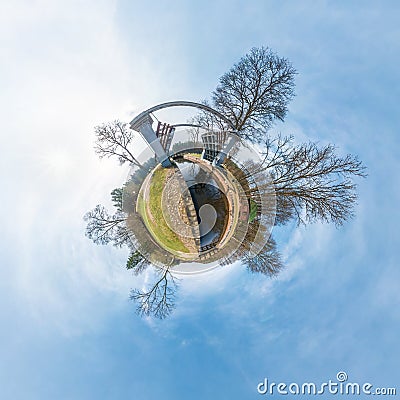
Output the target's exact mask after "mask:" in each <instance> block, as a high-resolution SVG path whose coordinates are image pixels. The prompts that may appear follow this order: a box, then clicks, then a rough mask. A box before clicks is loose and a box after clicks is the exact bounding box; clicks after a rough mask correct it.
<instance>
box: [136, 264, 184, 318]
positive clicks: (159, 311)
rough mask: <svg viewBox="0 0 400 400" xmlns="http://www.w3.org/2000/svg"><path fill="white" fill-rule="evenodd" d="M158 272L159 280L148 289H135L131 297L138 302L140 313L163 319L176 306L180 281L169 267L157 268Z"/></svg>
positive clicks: (138, 311)
mask: <svg viewBox="0 0 400 400" xmlns="http://www.w3.org/2000/svg"><path fill="white" fill-rule="evenodd" d="M157 274H158V280H157V281H156V282H155V283H154V285H152V286H151V288H150V289H149V290H148V291H140V290H139V289H133V290H132V292H131V296H130V298H131V300H133V301H135V302H137V303H138V306H137V309H136V311H137V313H138V314H139V315H141V316H149V315H154V316H155V317H157V318H160V319H163V318H165V317H167V316H168V315H170V314H171V312H172V311H173V309H174V308H175V298H176V290H177V287H178V282H177V279H176V278H175V277H174V276H173V275H172V274H171V272H170V271H169V270H168V269H160V268H157Z"/></svg>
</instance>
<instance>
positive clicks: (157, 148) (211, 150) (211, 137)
mask: <svg viewBox="0 0 400 400" xmlns="http://www.w3.org/2000/svg"><path fill="white" fill-rule="evenodd" d="M170 107H192V108H197V109H199V110H202V111H205V112H208V113H210V114H212V115H214V116H215V117H217V118H219V119H220V120H221V121H223V122H224V123H225V124H226V129H225V130H222V131H220V132H206V133H204V134H203V135H202V141H203V152H202V158H203V159H205V160H208V161H210V162H211V163H212V164H213V165H214V166H220V165H221V164H222V163H223V162H224V160H225V158H226V156H227V155H228V154H229V151H230V150H231V149H232V147H233V146H234V145H235V143H236V142H237V140H238V137H237V136H236V135H235V133H236V129H235V126H234V125H233V123H232V122H231V121H230V120H229V119H228V118H226V117H225V116H224V115H223V114H221V113H220V112H219V111H217V110H214V109H213V108H211V107H209V106H207V105H205V104H201V103H196V102H192V101H171V102H166V103H161V104H158V105H156V106H153V107H151V108H149V109H147V110H145V111H143V112H141V113H140V114H139V115H137V116H136V117H135V118H134V119H133V120H132V121H131V122H130V127H131V128H132V129H133V130H135V131H137V132H139V133H140V134H141V135H142V137H143V139H144V140H145V141H146V143H147V144H148V146H150V148H151V149H152V150H153V152H154V153H155V155H156V157H157V159H158V161H159V162H160V164H161V165H162V166H163V167H169V166H171V161H170V159H169V151H170V147H171V143H172V139H173V137H174V133H175V129H176V128H177V127H181V126H188V127H198V128H204V129H207V128H206V127H204V126H202V125H196V124H189V123H187V124H175V125H170V124H168V123H163V122H160V121H158V123H157V128H156V129H155V130H154V129H153V122H154V120H153V118H152V116H151V114H152V113H153V112H156V111H159V110H162V109H165V108H170Z"/></svg>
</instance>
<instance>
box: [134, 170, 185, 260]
mask: <svg viewBox="0 0 400 400" xmlns="http://www.w3.org/2000/svg"><path fill="white" fill-rule="evenodd" d="M168 171H170V170H169V169H167V168H157V169H156V170H155V171H154V174H153V176H152V177H151V180H150V193H149V204H148V208H149V211H150V214H151V216H148V215H147V212H146V205H145V203H144V201H143V196H139V198H138V211H139V213H140V215H141V216H142V218H143V220H144V223H145V225H146V226H147V228H148V229H149V230H150V231H151V233H152V234H153V236H154V238H155V239H156V240H157V242H158V243H159V244H160V245H161V246H162V247H164V248H166V249H167V250H168V249H169V250H172V251H179V252H183V253H189V252H190V251H189V250H188V248H187V247H186V246H185V245H184V244H183V243H182V241H181V239H180V238H179V236H178V235H177V234H176V233H175V232H174V231H172V230H171V229H170V228H169V226H168V225H167V222H166V221H165V219H164V216H163V212H162V208H161V198H162V193H163V189H164V187H165V181H166V178H167V174H168Z"/></svg>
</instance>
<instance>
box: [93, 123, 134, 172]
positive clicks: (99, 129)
mask: <svg viewBox="0 0 400 400" xmlns="http://www.w3.org/2000/svg"><path fill="white" fill-rule="evenodd" d="M95 134H96V144H95V151H96V153H97V154H98V155H99V157H100V158H103V157H108V158H109V157H113V156H116V157H118V160H119V162H120V163H121V164H124V163H125V162H128V163H129V164H134V165H137V166H140V163H139V162H138V160H137V159H136V158H135V157H134V156H133V154H132V153H131V151H130V150H129V146H130V144H131V142H132V139H133V135H134V132H133V131H132V130H131V129H130V128H129V127H128V124H126V123H122V122H120V121H118V120H116V121H113V122H109V123H106V124H102V125H99V126H96V127H95Z"/></svg>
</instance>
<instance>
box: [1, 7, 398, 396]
mask: <svg viewBox="0 0 400 400" xmlns="http://www.w3.org/2000/svg"><path fill="white" fill-rule="evenodd" d="M0 8H1V10H0V32H1V35H0V41H1V49H2V62H1V63H0V84H1V96H0V109H1V113H2V129H1V133H0V135H1V138H2V141H1V142H2V146H1V148H2V155H1V158H0V167H1V168H0V175H1V184H2V189H3V196H2V201H1V204H2V210H3V212H2V231H3V235H2V241H1V245H0V257H1V258H0V259H1V269H0V297H1V301H0V316H1V330H0V354H1V359H0V360H1V361H0V398H1V399H7V400H8V399H12V400H19V399H24V400H25V399H74V400H75V399H119V398H127V399H156V398H157V399H158V398H165V399H205V398H210V399H214V398H218V399H255V398H260V395H258V394H257V390H256V386H257V384H258V382H260V381H262V380H263V379H264V378H265V377H268V378H270V379H271V380H273V381H277V382H279V381H283V382H292V381H294V382H300V383H301V382H303V381H316V382H323V381H327V380H329V379H334V377H335V376H336V373H337V372H338V371H339V370H343V371H346V372H347V374H348V375H349V379H350V380H352V381H359V382H365V381H369V382H371V383H373V384H374V385H375V386H382V387H383V386H395V385H397V388H398V391H400V379H399V372H398V371H399V369H400V364H399V359H400V346H399V330H400V291H399V282H400V268H399V262H398V259H399V257H398V249H399V244H400V243H399V235H398V223H399V217H398V215H399V212H398V204H399V197H400V196H399V194H400V190H399V179H398V171H399V161H398V149H399V147H400V140H399V135H398V129H399V122H400V121H399V113H398V102H399V97H400V86H399V84H398V82H399V78H400V74H399V68H398V66H399V64H400V48H399V43H400V28H399V25H398V20H399V17H400V4H399V3H398V2H396V1H393V2H391V1H383V2H379V4H378V2H372V1H371V2H367V1H366V2H363V3H361V2H344V1H341V2H330V1H321V2H318V3H314V2H311V1H309V2H308V1H301V2H289V1H288V2H279V4H278V2H272V1H247V2H245V1H212V2H211V1H202V2H189V1H186V2H185V1H181V2H178V1H169V2H162V1H152V2H151V8H150V6H149V5H148V4H146V3H145V2H136V1H134V2H129V1H116V2H112V1H97V2H95V1H87V2H85V3H84V4H83V3H82V2H78V1H68V2H67V1H56V2H51V1H15V2H7V3H6V2H2V4H1V6H0ZM261 45H264V46H270V47H271V48H272V49H273V50H275V51H276V52H278V54H279V55H281V56H285V57H287V58H289V59H290V60H291V61H292V63H293V64H294V66H295V68H296V69H297V70H298V72H299V74H298V76H297V79H296V83H297V86H296V92H297V96H296V98H295V99H294V100H293V102H292V103H291V104H290V107H289V114H288V116H287V120H286V122H285V123H284V124H279V125H277V126H275V128H274V129H273V131H274V132H279V131H280V132H284V133H292V134H294V135H295V137H296V139H297V140H307V139H312V140H318V141H320V142H321V143H328V142H331V143H334V144H336V145H337V146H338V151H339V152H341V153H346V152H351V153H355V154H358V155H359V157H360V158H361V159H362V160H363V161H364V163H365V165H366V166H367V167H368V173H369V177H368V178H367V179H366V180H362V181H360V185H359V194H360V200H359V204H358V206H357V209H356V214H357V215H356V218H354V219H353V220H352V221H351V222H349V223H348V224H346V225H345V226H344V227H342V228H340V229H336V228H334V227H333V226H329V225H319V224H315V225H312V226H308V227H307V228H299V229H296V228H295V227H289V228H287V229H286V230H285V231H280V232H278V236H279V238H280V241H279V246H280V248H281V250H282V252H283V254H284V257H285V260H286V264H287V268H286V270H285V271H284V272H283V273H282V274H281V275H280V276H279V277H278V278H277V279H274V280H270V279H267V278H265V277H262V276H254V275H249V274H248V273H246V271H244V270H243V268H240V266H236V267H233V268H230V269H227V270H219V271H215V272H213V273H210V274H207V275H202V276H197V277H194V278H188V279H185V280H184V281H183V282H182V283H181V288H180V292H179V299H178V304H177V309H176V312H175V313H174V315H173V316H172V317H171V318H169V319H168V320H165V321H161V322H160V321H154V320H149V319H141V318H139V317H137V316H136V315H135V313H134V305H133V304H132V303H131V302H130V301H129V300H128V295H129V290H130V288H132V287H136V286H138V285H141V284H142V281H141V279H143V278H136V277H134V276H132V274H130V273H129V272H127V271H126V270H125V269H124V268H123V264H124V258H125V257H126V253H125V252H124V251H118V250H116V249H112V248H104V247H99V246H95V245H94V244H93V243H91V242H90V241H89V240H88V239H86V238H85V237H84V235H83V231H84V223H83V221H82V215H83V214H84V213H85V212H86V211H87V210H89V209H91V208H92V207H93V206H94V205H95V204H97V203H99V202H102V203H104V204H106V205H109V204H110V202H109V199H108V193H109V192H110V190H111V189H112V188H113V187H115V186H116V185H118V184H120V183H122V182H123V181H124V179H125V177H126V174H127V171H126V170H125V169H124V168H120V167H119V166H118V165H117V163H115V162H113V161H112V160H103V161H100V160H98V159H97V158H96V155H95V154H94V152H93V149H92V147H93V139H94V137H93V127H94V126H95V125H96V124H99V123H101V122H104V121H108V120H112V119H115V118H120V119H122V120H126V121H129V120H130V118H131V117H132V116H133V115H135V114H137V113H138V112H139V111H141V110H143V109H144V108H146V107H149V106H151V105H154V104H156V103H159V102H163V101H168V100H173V99H185V100H194V101H197V100H201V99H204V98H207V97H208V96H209V94H210V92H211V91H212V90H213V88H214V87H215V86H216V84H217V80H218V78H219V76H220V75H221V74H223V73H224V72H225V71H226V70H227V69H228V68H229V67H230V66H231V65H232V64H233V63H234V62H236V61H237V60H238V59H239V58H240V57H241V56H242V55H243V54H245V53H246V52H247V51H248V50H249V49H250V48H251V47H253V46H261ZM266 397H268V396H266ZM286 397H287V396H286ZM299 397H301V396H299ZM276 398H279V396H277V397H276Z"/></svg>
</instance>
